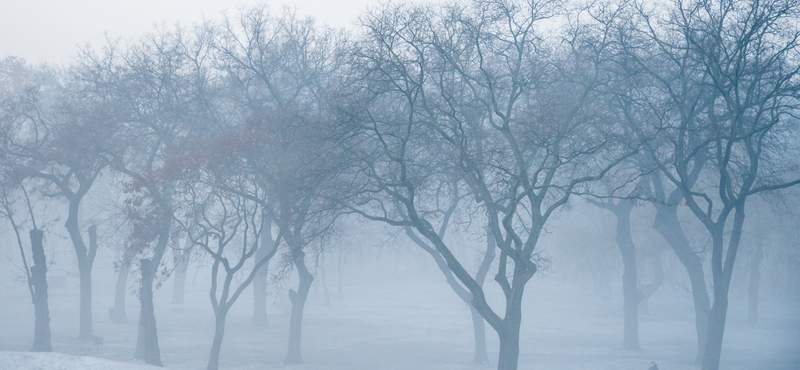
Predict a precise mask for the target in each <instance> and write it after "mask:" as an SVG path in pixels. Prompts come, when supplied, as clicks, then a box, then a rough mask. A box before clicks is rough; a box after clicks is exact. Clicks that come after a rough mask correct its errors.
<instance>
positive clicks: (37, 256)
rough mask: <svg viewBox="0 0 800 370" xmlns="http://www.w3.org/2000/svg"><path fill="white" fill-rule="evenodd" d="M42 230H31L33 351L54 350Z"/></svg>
mask: <svg viewBox="0 0 800 370" xmlns="http://www.w3.org/2000/svg"><path fill="white" fill-rule="evenodd" d="M43 236H44V234H43V233H42V231H41V230H31V232H30V237H31V249H32V250H33V266H31V283H32V285H33V290H34V293H33V309H34V317H35V322H34V331H33V349H31V351H32V352H52V351H53V347H52V345H51V344H50V308H49V307H48V305H47V263H46V261H45V257H44V245H43V244H42V238H43Z"/></svg>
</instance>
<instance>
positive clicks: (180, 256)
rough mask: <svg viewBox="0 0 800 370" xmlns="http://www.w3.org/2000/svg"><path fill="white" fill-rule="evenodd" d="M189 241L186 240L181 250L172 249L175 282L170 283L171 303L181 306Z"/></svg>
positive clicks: (184, 291) (187, 263) (187, 266)
mask: <svg viewBox="0 0 800 370" xmlns="http://www.w3.org/2000/svg"><path fill="white" fill-rule="evenodd" d="M190 243H191V240H189V238H186V243H184V244H183V250H178V249H173V250H172V253H173V256H174V258H175V280H174V281H173V282H172V303H174V304H182V303H183V301H184V296H185V293H186V271H187V270H188V269H189V255H190V253H191V250H190V249H189V247H190V245H189V244H190Z"/></svg>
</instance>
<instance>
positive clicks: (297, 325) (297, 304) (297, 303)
mask: <svg viewBox="0 0 800 370" xmlns="http://www.w3.org/2000/svg"><path fill="white" fill-rule="evenodd" d="M296 253H297V254H296V257H295V258H294V264H295V267H296V268H297V275H298V277H299V279H300V282H299V284H298V288H297V292H295V291H294V290H289V300H290V301H291V302H292V317H291V320H290V321H289V350H288V352H287V354H286V359H285V360H284V361H283V362H284V363H285V364H302V363H303V358H302V355H301V352H300V342H301V341H300V339H301V334H302V326H303V309H304V307H305V304H306V299H307V298H308V292H309V289H310V288H311V283H312V282H313V281H314V275H312V274H311V273H310V272H309V271H308V269H307V268H306V264H305V254H304V253H303V252H302V251H298V252H296Z"/></svg>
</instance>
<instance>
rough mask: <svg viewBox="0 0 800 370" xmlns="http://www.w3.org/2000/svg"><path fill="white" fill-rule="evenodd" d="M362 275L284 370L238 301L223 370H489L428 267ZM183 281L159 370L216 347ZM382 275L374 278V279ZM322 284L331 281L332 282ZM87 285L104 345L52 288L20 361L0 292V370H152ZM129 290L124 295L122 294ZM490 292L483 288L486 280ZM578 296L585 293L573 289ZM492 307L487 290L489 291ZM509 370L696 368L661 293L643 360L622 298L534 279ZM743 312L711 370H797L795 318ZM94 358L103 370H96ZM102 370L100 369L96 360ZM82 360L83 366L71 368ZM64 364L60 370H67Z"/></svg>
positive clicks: (792, 310)
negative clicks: (44, 338)
mask: <svg viewBox="0 0 800 370" xmlns="http://www.w3.org/2000/svg"><path fill="white" fill-rule="evenodd" d="M381 271H382V270H381V269H380V268H373V269H367V270H365V271H364V272H362V273H361V275H359V274H356V273H355V272H354V273H350V274H349V275H347V276H346V278H345V280H344V284H343V288H344V295H343V297H342V299H341V300H340V299H339V298H338V297H337V292H336V290H337V289H336V284H335V280H336V278H335V276H329V277H328V286H329V289H330V292H331V301H332V303H331V305H330V306H326V305H324V304H323V298H322V293H321V289H319V290H318V291H317V289H312V292H311V295H310V298H309V302H308V303H307V305H306V315H305V318H304V322H303V359H304V364H303V365H298V366H284V365H282V364H281V361H282V360H283V357H284V355H285V351H286V338H287V332H288V321H289V320H288V319H289V317H288V312H282V310H283V311H286V303H285V300H284V298H283V297H284V296H285V290H286V289H288V286H285V287H284V289H282V290H281V292H282V293H281V294H280V299H275V292H274V291H273V292H272V293H271V296H270V298H269V301H270V302H276V303H275V304H271V305H270V306H269V308H268V310H269V320H270V325H269V327H266V328H259V327H254V326H252V325H251V323H250V320H251V315H252V294H251V292H250V290H249V289H248V290H247V291H245V293H244V294H243V296H242V297H241V299H240V300H239V301H238V302H237V303H236V305H235V307H234V309H233V310H232V312H231V314H230V316H229V317H228V325H227V328H226V333H225V340H224V343H223V347H222V354H221V361H220V368H222V369H237V370H249V369H265V368H267V369H269V368H293V369H297V370H318V369H319V370H322V369H331V370H337V369H341V370H345V369H348V370H359V369H365V370H366V369H396V370H412V369H442V370H449V369H470V370H472V369H491V368H493V367H494V366H496V360H497V359H496V355H497V338H496V335H495V334H494V332H493V331H492V330H491V328H490V327H489V326H488V325H487V327H486V330H487V337H488V347H489V351H490V357H491V359H492V362H493V363H492V364H490V365H483V366H476V365H473V364H472V356H473V337H472V327H471V320H470V314H469V310H468V309H467V306H466V305H465V304H464V303H462V302H461V301H459V300H458V298H457V297H456V296H455V294H453V293H452V291H450V289H449V287H448V286H447V285H446V283H445V282H444V280H443V279H442V278H440V277H439V275H438V271H435V269H427V271H424V272H421V271H417V270H416V269H411V271H408V270H398V271H393V270H390V272H389V273H381ZM195 272H196V271H195V270H193V269H192V270H190V272H189V276H188V278H187V296H186V302H187V303H185V304H171V303H170V301H171V295H172V291H171V290H172V282H171V280H167V281H166V282H165V283H164V285H163V286H162V287H161V288H160V289H159V290H158V291H156V295H155V300H156V301H155V302H156V307H155V309H156V319H157V321H158V336H159V344H160V348H161V356H162V361H163V362H164V366H165V368H167V369H176V370H178V369H180V370H183V369H186V370H188V369H203V368H205V366H206V362H207V359H208V351H209V347H210V344H211V339H212V336H213V331H214V327H213V313H212V310H211V305H210V303H209V298H208V292H207V291H206V287H207V285H206V284H205V283H204V280H203V276H204V275H205V270H201V271H200V272H199V274H197V275H195ZM384 272H385V270H384ZM330 275H332V274H330ZM95 276H96V277H95V287H94V292H95V295H94V303H93V304H94V311H93V312H94V334H95V335H96V336H102V337H103V338H104V344H103V345H101V346H99V347H95V346H94V344H93V343H87V342H78V341H77V340H76V337H77V334H78V298H77V297H78V290H77V287H76V285H77V284H76V283H74V282H72V283H70V284H68V286H67V287H61V288H57V287H53V288H51V290H50V309H51V328H52V332H53V336H52V342H53V349H54V351H55V352H58V353H62V354H68V355H74V356H84V357H81V358H77V357H70V356H64V355H60V354H55V355H51V356H36V355H31V354H29V353H26V351H28V350H29V349H30V346H31V343H32V340H33V306H32V304H31V303H30V297H29V295H28V292H27V290H26V289H25V287H24V286H23V285H22V284H19V283H16V284H8V283H7V284H4V285H3V286H2V289H1V290H0V351H3V352H0V369H2V370H33V369H64V370H72V369H90V370H101V369H102V370H112V369H113V370H117V369H119V370H122V369H124V370H134V369H138V370H144V369H152V367H147V366H144V365H142V364H141V363H140V362H137V361H133V360H132V357H133V351H134V347H135V341H136V329H137V318H138V301H137V298H136V297H135V296H132V295H128V298H127V314H128V318H129V320H130V322H129V323H128V324H124V325H119V324H113V323H111V322H110V320H109V318H108V313H107V310H108V308H110V307H111V306H112V303H113V283H114V281H113V278H112V276H113V274H112V273H111V271H109V270H103V269H102V268H98V270H97V271H96V273H95ZM131 284H133V283H131ZM488 285H494V284H493V282H491V281H487V286H488ZM584 285H585V284H584ZM490 293H492V294H494V295H496V294H497V292H496V291H494V292H490ZM525 296H526V301H525V306H524V316H523V320H524V321H523V325H522V334H521V354H520V369H537V370H571V369H575V370H577V369H587V370H589V369H591V370H628V369H630V370H644V369H647V368H648V366H649V363H650V361H651V360H655V361H656V362H657V363H658V365H659V368H660V369H661V370H684V369H685V370H688V369H697V368H698V367H697V366H696V365H694V364H693V359H694V355H695V334H694V323H693V321H692V312H693V311H692V307H691V300H690V299H689V297H688V296H686V294H683V295H681V294H679V293H676V292H675V291H674V290H670V289H669V288H667V287H664V288H662V289H661V290H660V291H659V292H657V293H656V295H655V296H654V297H653V298H652V300H651V303H650V313H649V314H647V315H643V316H641V319H640V320H641V321H640V330H639V331H640V342H641V346H642V351H641V352H626V351H623V350H622V349H621V342H622V315H621V305H622V297H621V296H620V295H619V293H617V294H616V295H614V297H613V299H610V300H601V299H599V298H594V297H593V296H592V294H591V289H590V287H584V286H583V285H581V284H574V285H572V284H562V283H559V282H558V281H557V280H556V279H555V278H552V277H544V278H540V279H534V280H532V281H531V282H530V283H529V285H528V288H527V289H526V294H525ZM745 308H746V304H745V302H740V301H737V300H732V301H731V308H730V311H729V315H728V326H727V331H726V333H725V345H724V348H723V355H722V366H721V368H722V369H729V370H737V369H742V370H744V369H747V370H797V369H800V314H798V312H800V307H797V306H796V305H794V306H792V305H787V304H783V303H780V304H779V303H776V302H764V303H762V306H761V311H760V312H761V316H760V322H759V323H758V324H751V323H747V322H746V320H745V319H746V310H745ZM92 357H96V358H99V359H103V360H98V359H93V358H92ZM106 360H110V361H106ZM81 361H82V362H81ZM70 366H71V367H70Z"/></svg>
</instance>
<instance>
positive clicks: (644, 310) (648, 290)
mask: <svg viewBox="0 0 800 370" xmlns="http://www.w3.org/2000/svg"><path fill="white" fill-rule="evenodd" d="M657 253H658V254H655V255H653V256H651V257H650V258H648V261H649V262H650V269H651V270H653V280H652V281H651V282H649V283H647V284H642V285H640V287H641V288H640V289H641V290H642V295H643V296H644V298H643V299H642V302H641V303H639V313H641V314H644V315H646V314H648V313H649V312H650V296H652V295H653V293H655V292H656V291H657V290H658V289H659V288H661V286H662V285H664V267H663V266H662V265H661V255H660V252H657Z"/></svg>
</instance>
